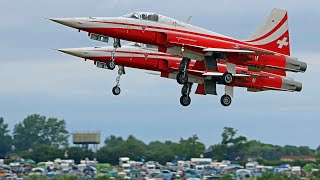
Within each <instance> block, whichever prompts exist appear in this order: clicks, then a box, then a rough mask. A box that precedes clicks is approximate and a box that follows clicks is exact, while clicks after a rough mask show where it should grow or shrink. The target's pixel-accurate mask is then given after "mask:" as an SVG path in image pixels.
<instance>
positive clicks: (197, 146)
mask: <svg viewBox="0 0 320 180" xmlns="http://www.w3.org/2000/svg"><path fill="white" fill-rule="evenodd" d="M68 138H69V132H68V130H67V125H66V121H65V120H63V119H61V120H59V119H57V118H47V117H45V116H41V115H38V114H34V115H30V116H28V117H26V118H25V119H24V120H23V121H21V122H20V123H18V124H16V125H15V126H14V128H13V131H12V133H10V131H9V129H8V124H7V123H5V121H4V119H3V118H0V158H5V159H7V160H8V161H10V160H11V161H13V160H14V159H16V158H18V157H22V158H25V159H29V158H30V159H33V160H35V161H36V162H42V161H48V160H51V161H52V160H54V159H56V158H65V157H64V156H65V154H66V152H67V154H68V158H70V159H74V160H75V161H76V162H79V161H80V160H81V159H85V158H89V159H93V158H96V159H97V160H98V161H99V162H103V163H105V162H107V163H110V164H117V163H118V158H119V157H130V158H131V159H132V160H136V161H148V160H153V161H158V162H160V163H162V164H164V163H165V162H171V161H176V160H187V159H190V158H192V157H208V158H213V159H216V160H231V161H237V162H242V161H245V159H246V158H248V157H255V158H257V159H259V160H264V161H279V160H280V157H281V156H283V155H310V154H314V153H315V150H313V149H310V148H309V147H306V146H301V147H296V146H277V145H272V144H265V143H262V142H259V141H256V140H248V139H247V138H246V137H245V136H239V135H237V130H235V129H233V128H231V127H225V128H224V130H223V133H222V134H221V142H220V143H218V144H215V145H212V146H209V147H207V148H206V146H205V144H204V143H202V142H201V141H200V140H199V138H198V136H197V135H193V136H190V137H188V138H185V139H184V138H181V139H180V140H179V141H178V142H173V141H164V142H161V141H152V142H150V143H145V142H143V141H142V140H139V139H137V138H136V137H134V136H133V135H130V136H129V137H127V138H123V137H120V136H114V135H110V136H109V137H107V138H106V139H105V141H104V145H103V146H102V147H101V148H99V149H98V150H97V151H96V152H93V151H92V150H88V149H82V148H80V147H77V146H70V145H69V143H68ZM318 149H319V148H318ZM317 157H318V158H319V160H320V153H318V156H317Z"/></svg>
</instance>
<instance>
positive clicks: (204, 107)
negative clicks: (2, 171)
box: [0, 0, 320, 148]
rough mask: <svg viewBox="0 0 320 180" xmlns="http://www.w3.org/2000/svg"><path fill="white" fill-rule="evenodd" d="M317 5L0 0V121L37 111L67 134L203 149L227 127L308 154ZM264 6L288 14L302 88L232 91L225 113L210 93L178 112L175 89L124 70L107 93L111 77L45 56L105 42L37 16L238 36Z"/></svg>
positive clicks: (316, 113) (314, 142)
mask: <svg viewBox="0 0 320 180" xmlns="http://www.w3.org/2000/svg"><path fill="white" fill-rule="evenodd" d="M319 5H320V3H319V1H318V0H307V1H298V0H290V1H279V0H261V1H257V0H242V1H231V0H223V1H212V0H203V1H201V0H200V1H186V0H175V1H168V0H134V1H133V0H78V1H71V0H69V1H65V0H55V1H44V0H34V1H18V0H2V1H1V6H0V16H1V21H0V22H1V24H0V40H1V43H0V52H1V57H0V84H1V87H0V116H3V117H4V118H5V120H6V121H7V122H8V123H9V125H10V127H11V128H12V127H13V126H14V124H16V123H18V122H20V121H21V120H22V119H23V118H24V117H26V116H27V115H28V114H33V113H39V114H42V115H45V116H50V117H51V116H53V117H58V118H60V119H65V120H66V121H67V125H68V128H69V130H70V132H74V131H101V132H102V134H103V135H104V136H107V135H110V134H115V135H120V136H124V137H126V136H128V135H129V134H133V135H135V136H137V137H138V138H141V139H143V140H145V141H151V140H165V139H169V140H175V141H176V140H178V139H179V138H181V137H184V138H185V137H188V136H190V135H193V134H198V136H199V137H200V139H201V140H202V141H204V142H205V143H206V144H207V145H209V144H214V143H218V141H219V140H220V134H221V132H222V128H223V127H225V126H231V127H234V128H236V129H238V130H239V134H242V135H246V136H248V138H249V139H257V140H260V141H263V142H266V143H273V144H279V145H286V144H290V145H299V146H302V145H307V146H311V147H313V148H315V147H317V146H318V145H320V143H319V141H318V139H319V135H320V133H319V132H320V131H319V127H320V121H319V120H320V119H319V117H320V103H319V100H320V98H319V94H318V92H319V91H320V85H319V84H318V83H317V77H318V75H319V73H320V54H319V50H320V48H319V47H320V46H319V45H318V42H319V40H320V38H319V37H320V36H319V23H318V22H319V18H320V11H319V10H318V7H319ZM274 7H277V8H284V9H287V10H288V11H289V26H290V36H291V37H290V38H291V39H290V40H291V48H292V49H291V50H292V55H293V56H297V57H299V58H301V59H303V60H305V61H307V62H308V65H309V66H308V71H307V72H306V73H305V74H289V76H290V77H293V78H295V79H296V80H298V81H301V82H303V91H302V92H301V93H284V92H263V93H248V92H246V90H245V89H241V88H237V89H236V92H235V98H234V102H233V104H232V106H231V107H229V108H224V107H222V106H221V105H220V102H219V101H220V96H197V95H192V104H191V106H190V107H187V108H184V107H181V105H180V103H179V98H180V88H181V86H179V85H178V84H177V83H176V82H175V81H174V80H168V79H161V78H159V77H155V76H151V75H148V74H146V73H145V72H144V71H141V70H132V69H128V70H127V74H126V75H125V76H124V77H123V78H122V81H121V88H122V94H121V95H120V96H119V97H115V96H113V95H112V93H111V88H112V87H113V86H114V85H115V78H116V72H112V71H107V70H102V69H97V68H96V67H95V66H94V65H93V64H92V63H90V62H84V61H82V60H81V59H78V58H75V57H71V56H67V55H64V54H61V53H59V52H56V51H54V50H52V48H67V47H83V46H101V45H105V44H102V43H99V42H95V41H91V40H89V39H88V38H87V35H86V33H84V32H81V33H78V32H77V31H76V30H74V29H71V28H67V27H64V26H61V25H58V24H55V23H52V22H50V21H48V20H46V19H45V18H48V17H76V16H79V17H81V16H120V15H123V14H127V13H130V12H133V11H137V10H144V11H154V12H158V13H160V14H163V15H166V16H170V17H173V18H176V19H180V20H185V19H186V18H187V17H189V16H193V18H192V20H191V23H192V24H194V25H197V26H200V27H203V28H206V29H210V30H212V31H216V32H218V33H221V34H225V35H228V36H231V37H234V38H238V39H245V38H247V37H248V36H249V35H250V34H251V33H252V32H254V31H255V30H256V28H257V27H258V25H259V24H260V23H261V22H262V21H263V20H264V18H265V17H266V16H267V15H268V14H269V12H270V11H271V10H272V8H274ZM218 93H219V94H220V95H221V94H222V93H223V89H222V87H220V88H219V92H218Z"/></svg>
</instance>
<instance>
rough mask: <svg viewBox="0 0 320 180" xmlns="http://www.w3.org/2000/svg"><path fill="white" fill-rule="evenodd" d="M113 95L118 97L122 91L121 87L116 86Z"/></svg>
mask: <svg viewBox="0 0 320 180" xmlns="http://www.w3.org/2000/svg"><path fill="white" fill-rule="evenodd" d="M112 93H113V94H114V95H116V96H118V95H119V94H120V93H121V89H120V87H119V86H115V87H113V88H112Z"/></svg>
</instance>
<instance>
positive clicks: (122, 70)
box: [112, 66, 124, 96]
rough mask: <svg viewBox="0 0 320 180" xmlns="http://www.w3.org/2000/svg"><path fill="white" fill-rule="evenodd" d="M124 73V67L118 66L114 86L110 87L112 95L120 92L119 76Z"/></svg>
mask: <svg viewBox="0 0 320 180" xmlns="http://www.w3.org/2000/svg"><path fill="white" fill-rule="evenodd" d="M123 74H124V67H123V66H119V70H118V77H117V78H116V82H117V84H116V86H114V87H113V88H112V93H113V94H114V95H116V96H117V95H119V94H120V93H121V89H120V77H121V76H122V75H123Z"/></svg>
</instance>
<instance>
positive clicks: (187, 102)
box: [180, 95, 191, 106]
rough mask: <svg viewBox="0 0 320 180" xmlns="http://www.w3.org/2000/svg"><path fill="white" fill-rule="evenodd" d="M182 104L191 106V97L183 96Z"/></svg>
mask: <svg viewBox="0 0 320 180" xmlns="http://www.w3.org/2000/svg"><path fill="white" fill-rule="evenodd" d="M180 104H181V105H182V106H189V105H190V104H191V98H190V96H187V95H183V96H181V98H180Z"/></svg>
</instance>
